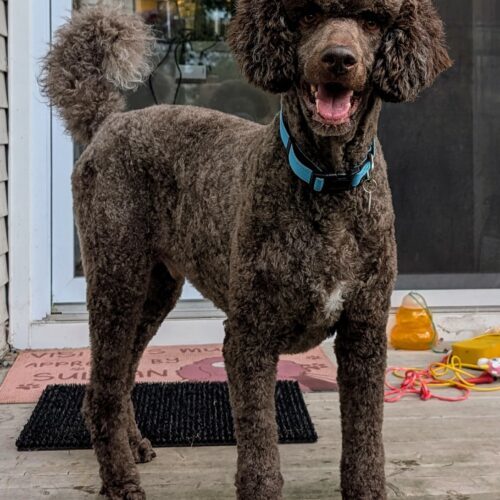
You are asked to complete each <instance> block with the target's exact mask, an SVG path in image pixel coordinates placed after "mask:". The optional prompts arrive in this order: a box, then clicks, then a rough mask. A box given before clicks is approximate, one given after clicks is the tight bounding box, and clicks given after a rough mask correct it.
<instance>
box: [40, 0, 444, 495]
mask: <svg viewBox="0 0 500 500" xmlns="http://www.w3.org/2000/svg"><path fill="white" fill-rule="evenodd" d="M311 5H313V9H314V10H313V11H312V12H311ZM418 5H419V6H420V7H417V2H416V1H415V0H350V1H348V0H318V1H317V2H315V3H314V4H312V3H311V2H308V1H306V0H283V2H281V1H278V0H274V1H270V0H240V2H239V7H238V12H237V14H236V16H235V18H234V21H233V25H232V28H231V35H230V42H231V45H232V47H233V49H234V50H235V52H236V56H237V58H238V60H239V61H240V63H241V65H242V68H243V71H244V73H245V74H246V75H247V77H248V78H249V79H250V80H251V81H253V82H254V83H256V84H257V85H259V86H261V87H264V88H266V89H268V90H272V91H282V92H284V93H283V95H282V106H283V113H284V116H285V119H286V121H287V123H288V126H289V129H290V131H291V133H292V135H293V137H294V139H295V141H296V142H297V143H298V144H299V145H300V147H301V148H302V149H303V150H304V151H307V154H308V155H309V156H310V157H311V158H312V159H313V160H314V161H316V162H317V163H318V164H321V165H323V168H325V169H327V170H328V171H330V172H332V171H336V172H345V171H348V170H349V169H351V168H353V166H355V165H357V164H359V163H360V162H361V161H362V160H363V159H364V158H365V156H366V152H367V150H368V148H369V146H370V144H371V143H372V141H375V143H376V149H377V155H376V159H375V169H374V171H373V181H374V182H375V183H376V186H377V189H376V190H375V191H374V192H373V194H372V203H371V210H369V209H368V206H369V204H368V199H367V196H366V193H365V192H364V191H363V189H362V188H356V189H353V190H351V191H348V192H345V193H341V194H331V193H328V192H322V193H315V192H313V191H312V190H311V189H310V188H309V186H308V185H306V184H305V183H304V182H302V181H301V180H299V179H298V178H297V177H296V176H295V175H294V174H293V173H292V172H291V170H290V167H289V165H288V160H287V153H286V151H285V148H284V147H283V145H282V143H281V141H280V138H279V120H278V119H277V118H276V119H275V120H274V121H273V122H272V123H271V124H269V125H267V126H262V125H258V124H255V123H251V122H248V121H245V120H242V119H240V118H236V117H233V116H229V115H225V114H222V113H219V112H216V111H211V110H207V109H200V108H193V107H189V106H154V107H152V108H148V109H144V110H140V111H131V112H128V113H116V112H114V113H113V114H109V113H110V112H111V111H112V110H115V109H116V107H117V103H118V102H120V103H121V101H119V98H118V97H117V96H118V93H117V91H115V90H114V89H113V87H111V84H110V83H109V82H108V80H106V79H105V77H104V75H105V74H107V73H106V70H105V69H104V68H105V67H110V66H109V64H108V65H107V66H106V65H105V61H106V60H107V59H106V58H105V57H104V55H103V54H104V53H105V54H111V53H112V54H118V53H121V52H120V51H121V50H123V47H124V46H126V47H128V48H130V46H129V45H128V43H129V42H130V38H131V37H132V36H135V35H136V34H137V33H138V32H139V33H143V35H144V38H143V40H145V39H146V38H147V35H146V31H145V30H144V29H143V28H141V26H140V24H139V23H138V21H137V19H136V18H126V17H122V16H119V17H118V18H115V17H114V14H110V13H109V11H103V10H97V11H88V12H86V13H85V14H82V15H81V16H80V17H77V18H76V20H75V21H74V23H73V24H71V25H69V26H68V27H66V28H63V29H62V31H61V32H60V34H59V39H58V42H57V43H56V45H55V47H54V48H53V52H51V54H50V55H49V56H48V58H47V61H48V62H47V68H48V69H47V72H46V74H47V75H48V76H47V78H46V80H45V90H46V92H47V95H49V96H50V97H51V98H52V99H53V102H54V104H55V105H56V106H58V107H59V108H61V107H62V109H61V111H62V114H63V117H64V118H65V119H66V122H67V126H68V128H69V129H70V130H71V131H72V132H73V134H75V136H77V137H78V138H80V139H81V138H87V139H89V138H90V136H91V135H92V134H93V133H94V132H95V134H94V136H93V137H92V140H91V142H90V144H89V145H88V147H87V148H86V150H85V152H84V153H83V155H82V156H81V158H80V159H79V161H78V162H77V164H76V166H75V170H74V173H73V195H74V205H75V215H76V222H77V226H78V232H79V237H80V242H81V248H82V256H83V262H84V269H85V275H86V278H87V285H88V307H89V314H90V334H91V346H92V372H91V381H90V384H89V387H88V389H87V395H86V399H85V406H84V412H85V416H86V420H87V423H88V426H89V428H90V431H91V435H92V440H93V445H94V449H95V451H96V454H97V458H98V461H99V465H100V475H101V478H102V481H103V492H104V493H105V494H106V495H107V496H108V497H109V498H113V499H143V498H144V496H145V494H144V491H143V490H142V488H141V487H140V484H139V475H138V472H137V467H136V465H135V463H136V462H144V461H148V460H150V459H152V458H153V457H154V452H153V450H152V448H151V446H150V443H149V441H148V440H147V437H143V436H141V434H140V432H139V430H138V429H137V426H136V424H135V417H134V411H133V408H132V405H131V401H130V391H131V389H132V386H133V383H134V373H135V370H136V368H137V363H138V362H139V359H140V357H141V354H142V352H143V350H144V348H145V346H146V345H147V343H148V341H149V340H150V339H151V337H152V336H153V335H154V333H155V332H156V330H157V329H158V327H159V325H160V323H161V322H162V320H163V319H164V318H165V316H166V315H167V314H168V312H169V311H170V310H171V309H172V308H173V307H174V305H175V303H176V301H177V300H178V298H179V295H180V292H181V288H182V284H183V281H184V278H188V279H189V280H190V281H191V282H192V283H193V284H194V285H195V286H196V287H197V288H198V289H199V290H200V292H201V293H203V295H204V296H205V297H207V298H208V299H210V300H212V301H213V302H214V303H215V304H216V305H217V306H218V307H219V308H221V309H223V310H224V311H225V312H226V313H227V317H228V319H227V321H226V322H225V330H226V338H225V342H224V357H225V362H226V367H227V371H228V376H229V383H230V393H231V400H232V405H233V414H234V422H235V429H236V436H237V442H238V465H237V474H236V488H237V496H238V498H239V499H240V500H256V499H258V500H279V499H281V498H282V485H283V479H282V476H281V472H280V459H279V452H278V446H277V430H276V419H275V408H274V384H275V376H276V363H277V360H278V356H279V354H281V353H295V352H301V351H305V350H307V349H309V348H311V347H312V346H315V345H317V344H319V343H320V342H322V341H323V340H324V339H325V338H326V337H327V336H328V335H329V333H331V331H332V330H333V329H336V330H337V333H338V335H337V339H336V352H337V357H338V363H339V387H340V402H341V414H342V431H343V438H342V446H343V450H342V462H341V485H342V497H343V498H344V499H346V500H380V499H384V498H385V497H386V492H385V480H384V450H383V444H382V417H383V379H384V370H385V350H386V335H385V325H386V321H387V317H388V311H389V303H390V296H391V291H392V286H393V282H394V279H395V274H396V247H395V241H394V214H393V209H392V203H391V193H390V188H389V183H388V180H387V167H386V164H385V160H384V156H383V152H382V148H381V145H380V143H379V142H378V139H377V126H378V118H379V114H380V110H381V105H382V101H381V98H380V96H381V95H382V96H384V97H385V98H387V99H389V98H390V99H395V98H396V97H397V98H398V100H403V99H409V98H413V97H414V96H415V95H416V94H417V93H418V92H419V91H421V90H422V89H423V88H424V87H425V86H427V85H429V84H430V83H431V80H432V79H433V78H435V77H436V76H437V74H438V73H439V72H440V71H441V70H442V69H444V67H445V66H446V65H447V64H448V62H447V61H448V59H447V55H446V50H445V47H444V39H443V37H442V36H441V34H440V33H441V31H440V30H441V29H442V27H441V22H440V21H439V20H438V18H437V17H436V13H435V11H434V9H433V8H432V7H431V4H430V3H429V2H428V0H421V2H419V3H418ZM421 16H422V18H421ZM116 19H120V22H119V25H120V29H119V30H118V31H117V36H116V37H110V38H109V39H108V38H103V29H102V27H103V26H106V27H108V28H109V27H110V26H112V25H114V24H113V23H116V22H117V20H116ZM92 23H94V24H95V25H96V26H98V27H101V28H99V29H98V28H95V29H94V28H91V25H92ZM82 26H84V27H86V28H85V30H84V32H85V33H83V32H82V30H81V27H82ZM129 29H130V31H128V30H129ZM395 30H396V31H397V30H399V31H400V32H401V33H403V34H404V35H405V36H406V37H407V40H413V41H414V40H416V38H417V37H419V36H420V37H421V38H422V43H421V44H420V45H418V44H414V43H407V44H406V45H405V44H403V45H401V47H400V50H401V51H402V52H401V54H399V55H398V56H397V57H396V56H395V55H394V54H393V55H391V50H392V49H393V48H394V47H391V42H390V40H393V37H394V35H393V34H392V35H391V33H394V32H395ZM426 30H428V31H426ZM129 35H130V36H129ZM438 35H439V36H438ZM398 36H399V35H398ZM401 36H402V35H401ZM426 37H434V38H435V39H434V43H435V44H436V46H434V47H431V45H429V43H428V42H429V40H428V38H426ZM74 40H78V43H75V42H74ZM103 40H105V42H104V46H103V47H102V49H100V50H101V52H99V54H101V55H100V56H99V57H94V56H92V55H90V54H80V52H79V51H80V50H81V49H82V48H85V47H87V48H88V49H91V50H94V51H95V47H97V46H98V45H99V44H102V43H103ZM388 40H389V42H388ZM130 43H132V42H130ZM144 43H146V42H145V41H144ZM144 43H143V44H142V45H141V47H143V46H144ZM114 44H116V45H114ZM92 47H94V49H92ZM339 47H341V48H342V51H340V52H339V51H338V50H337V49H338V48H339ZM425 47H426V48H425ZM419 48H421V49H424V48H425V51H426V52H425V51H424V52H425V53H426V54H427V56H429V58H428V59H426V65H425V67H424V66H422V64H421V59H422V55H421V54H422V53H423V52H422V53H418V52H416V51H417V50H418V49H419ZM405 50H406V51H408V50H410V51H412V52H410V53H406V52H404V51H405ZM432 50H433V51H434V52H432ZM346 51H347V52H346ZM135 53H136V54H139V53H140V54H143V51H142V50H136V52H135ZM346 53H348V56H349V58H348V59H346V57H345V54H346ZM433 53H435V54H438V56H436V57H435V58H433V57H430V56H431V55H432V54H433ZM325 54H326V56H325ZM339 54H340V55H339ZM94 55H95V53H94ZM79 57H81V58H82V60H83V62H82V64H83V66H82V68H80V67H78V64H77V63H76V62H77V61H78V59H79ZM332 57H333V59H332ZM412 58H413V59H412ZM403 59H405V60H407V61H413V63H412V64H410V65H409V67H408V68H406V67H402V66H401V64H400V63H401V61H402V60H403ZM114 60H117V59H114ZM68 61H71V62H72V64H70V65H69V68H70V70H71V71H69V72H67V73H66V70H67V66H68V65H67V64H66V63H67V62H68ZM136 61H139V62H136V63H134V67H135V68H137V67H139V68H141V67H143V66H142V61H143V59H142V56H141V57H138V58H137V59H136ZM332 61H333V62H332ZM388 61H389V62H388ZM391 61H392V62H391ZM415 61H416V62H415ZM113 67H114V68H115V70H116V71H115V70H113V72H114V74H115V75H116V74H117V70H118V66H113ZM381 68H384V70H383V71H382V70H381ZM414 70H415V71H416V73H412V72H413V71H414ZM422 71H423V72H422ZM419 72H420V73H419ZM139 73H141V74H142V71H139V72H137V71H132V74H135V75H137V74H139ZM410 73H412V74H410ZM424 73H425V75H424ZM125 74H126V75H129V76H130V74H131V72H130V71H129V70H127V71H126V72H125ZM417 74H418V76H415V75H417ZM65 75H67V76H68V81H65ZM75 75H76V77H75ZM87 75H88V79H87V80H85V78H86V77H87ZM129 76H125V75H122V76H121V78H119V80H120V81H124V80H126V81H129V80H134V78H130V77H129ZM75 81H76V82H77V83H79V82H83V81H85V82H86V84H87V86H86V87H85V88H82V85H80V84H78V85H76V86H75V85H73V83H74V82H75ZM102 91H104V92H105V93H104V94H103V95H102V96H101V94H100V92H102ZM285 91H286V92H285ZM97 96H98V99H97V100H96V102H91V101H92V99H94V98H97ZM346 96H347V97H348V98H349V99H347V97H346ZM325 102H326V105H325ZM328 103H330V104H332V103H333V104H332V106H333V107H331V109H332V110H333V111H331V110H330V111H331V112H330V111H329V109H330V107H329V106H330V105H329V104H328ZM84 104H85V105H86V106H88V107H90V108H92V109H93V110H94V111H95V112H97V116H98V118H96V119H94V118H92V116H93V115H90V114H87V113H83V111H82V106H83V105H84ZM120 105H121V104H120ZM325 110H326V111H325ZM178 340H179V341H182V339H178Z"/></svg>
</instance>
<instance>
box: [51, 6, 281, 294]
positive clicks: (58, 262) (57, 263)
mask: <svg viewBox="0 0 500 500" xmlns="http://www.w3.org/2000/svg"><path fill="white" fill-rule="evenodd" d="M51 2H52V3H51V6H52V10H51V18H52V30H53V31H54V30H55V29H57V27H58V26H60V25H61V24H62V23H63V22H64V19H65V18H67V17H68V16H70V15H71V11H72V9H78V8H81V7H83V6H88V5H94V4H96V3H98V1H97V0H51ZM105 3H109V4H115V5H116V4H120V5H122V6H123V7H125V8H126V9H127V10H129V11H131V12H133V11H135V12H137V13H138V14H140V15H141V16H142V17H143V18H144V20H145V21H146V22H147V23H148V24H150V25H151V26H152V27H153V30H154V33H155V36H156V40H157V43H156V48H155V63H156V70H155V71H154V72H153V75H152V77H151V78H150V79H149V81H148V82H146V83H145V84H144V85H142V86H141V87H140V88H139V89H138V90H137V91H135V92H133V93H129V94H128V95H127V96H126V97H127V105H128V108H129V109H139V108H144V107H147V106H151V105H154V104H156V103H158V104H174V103H175V104H190V105H197V106H204V107H209V108H213V109H217V110H219V111H224V112H229V113H233V114H236V115H239V116H242V117H245V118H248V119H251V120H255V121H259V122H262V123H266V122H269V121H270V120H271V119H272V118H273V116H274V114H275V113H276V111H277V109H278V107H279V99H278V98H277V97H275V96H269V95H266V94H264V93H263V92H261V91H259V90H257V89H255V88H254V87H252V86H250V85H249V84H248V83H246V82H245V81H243V79H242V78H241V77H240V74H239V71H238V68H237V65H236V63H235V62H234V60H233V58H232V56H231V54H230V52H229V49H228V46H227V44H226V43H225V42H224V34H225V30H226V26H227V23H228V21H229V19H230V13H231V12H232V9H233V7H234V1H232V0H168V1H165V0H106V2H105ZM52 151H53V160H52V179H53V180H52V238H53V245H52V247H53V250H52V269H53V271H52V288H53V296H52V300H53V303H54V304H68V303H71V304H82V303H84V302H85V280H84V278H83V273H82V264H81V257H80V250H79V245H78V238H77V236H76V231H75V227H74V222H73V211H72V199H71V171H72V168H73V164H74V162H75V160H76V159H77V158H78V156H79V154H80V153H81V148H80V146H79V145H78V144H74V143H73V142H72V140H71V139H70V138H69V137H68V136H67V135H66V134H65V133H64V129H63V126H62V124H61V122H60V121H59V119H58V118H57V116H55V115H54V116H53V120H52ZM202 298H203V297H202V296H201V295H200V294H199V293H198V292H197V291H196V290H195V289H194V288H193V287H192V286H191V285H190V284H189V283H186V285H185V286H184V290H183V295H182V299H183V300H200V299H202Z"/></svg>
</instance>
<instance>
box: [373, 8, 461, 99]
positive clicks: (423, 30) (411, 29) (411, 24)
mask: <svg viewBox="0 0 500 500" xmlns="http://www.w3.org/2000/svg"><path fill="white" fill-rule="evenodd" d="M451 65H452V61H451V59H450V57H449V55H448V50H447V48H446V41H445V34H444V27H443V22H442V21H441V18H440V17H439V14H438V12H437V11H436V8H435V7H434V5H433V4H432V1H431V0H403V1H402V4H401V10H400V11H399V14H398V16H397V17H396V19H395V22H394V24H393V25H392V26H391V27H390V28H389V30H388V31H387V33H386V34H385V37H384V39H383V41H382V45H381V47H380V51H379V54H378V56H377V59H376V61H375V65H374V70H373V82H374V84H375V87H376V88H377V89H378V91H379V93H380V95H381V96H382V98H383V99H384V100H386V101H390V102H404V101H413V100H414V99H415V98H416V97H417V96H418V94H419V93H420V92H421V91H422V90H424V89H425V88H427V87H429V86H430V85H432V83H433V82H434V80H435V79H436V77H437V76H438V75H439V74H440V73H441V72H442V71H445V70H446V69H448V68H449V67H451Z"/></svg>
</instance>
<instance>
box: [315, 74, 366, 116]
mask: <svg viewBox="0 0 500 500" xmlns="http://www.w3.org/2000/svg"><path fill="white" fill-rule="evenodd" d="M306 87H307V89H306V90H307V95H308V97H309V104H310V105H311V107H313V106H314V111H315V115H316V116H315V118H316V119H318V120H319V121H321V122H323V123H325V124H327V125H333V126H337V125H342V124H344V123H347V122H349V121H350V119H351V117H352V115H353V114H354V113H355V112H356V110H357V109H358V106H359V101H360V97H361V96H360V94H359V93H357V92H354V90H351V89H347V88H345V87H344V86H342V85H340V84H338V83H318V84H306Z"/></svg>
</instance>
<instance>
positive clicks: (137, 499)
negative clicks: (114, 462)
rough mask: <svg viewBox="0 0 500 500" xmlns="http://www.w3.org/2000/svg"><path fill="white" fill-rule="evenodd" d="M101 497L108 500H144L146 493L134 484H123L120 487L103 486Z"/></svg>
mask: <svg viewBox="0 0 500 500" xmlns="http://www.w3.org/2000/svg"><path fill="white" fill-rule="evenodd" d="M100 494H101V495H103V496H105V497H106V498H109V500H146V493H145V492H144V490H143V489H142V488H141V487H140V486H139V485H138V484H134V483H128V484H124V485H122V486H105V485H103V486H102V488H101V492H100Z"/></svg>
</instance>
